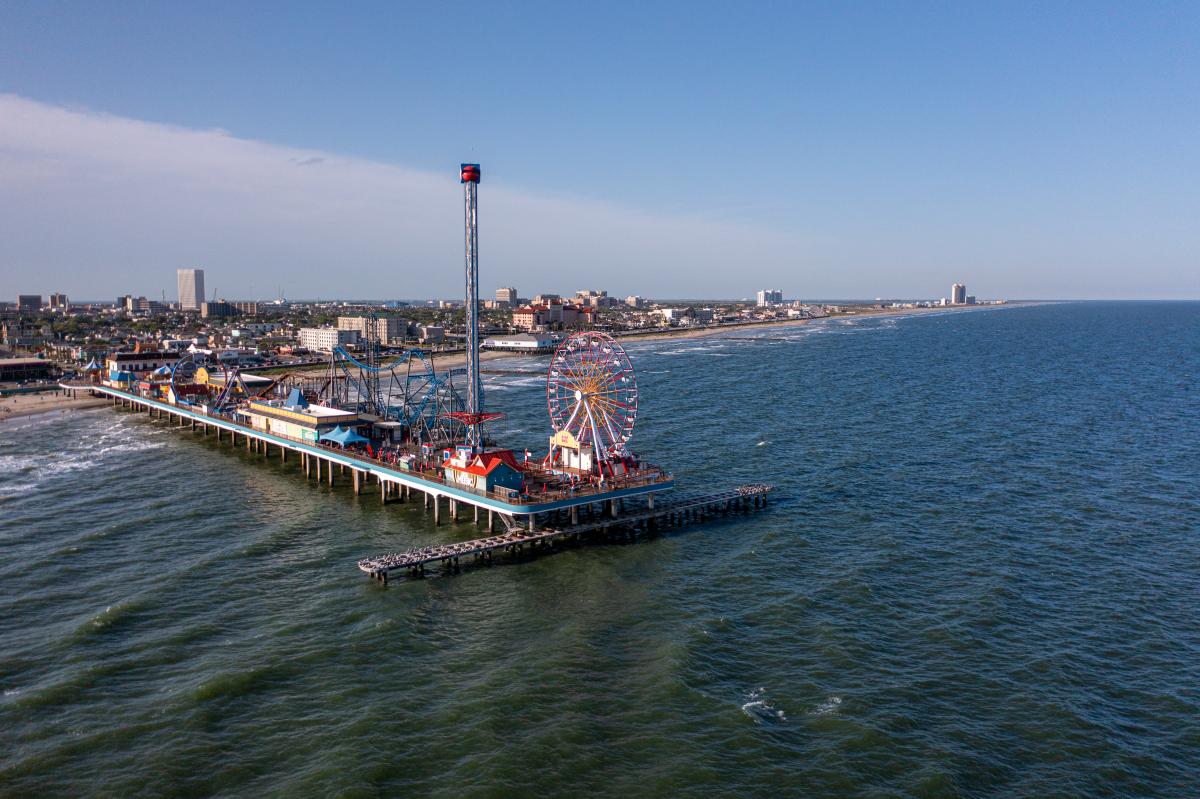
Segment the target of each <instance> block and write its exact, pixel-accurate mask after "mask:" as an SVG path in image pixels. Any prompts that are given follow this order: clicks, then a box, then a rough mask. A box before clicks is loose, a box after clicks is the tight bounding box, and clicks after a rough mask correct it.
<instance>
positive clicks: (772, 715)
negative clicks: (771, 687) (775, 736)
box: [742, 688, 787, 724]
mask: <svg viewBox="0 0 1200 799" xmlns="http://www.w3.org/2000/svg"><path fill="white" fill-rule="evenodd" d="M742 712H743V713H745V714H746V715H747V716H748V717H749V718H751V719H753V720H754V721H755V723H758V724H771V723H778V722H781V721H787V715H786V714H785V713H784V712H783V711H782V710H780V709H779V708H777V707H775V705H774V704H772V703H771V701H770V700H769V699H768V698H767V690H766V689H765V688H755V689H754V690H752V691H750V692H749V693H748V694H747V695H746V701H745V702H743V703H742Z"/></svg>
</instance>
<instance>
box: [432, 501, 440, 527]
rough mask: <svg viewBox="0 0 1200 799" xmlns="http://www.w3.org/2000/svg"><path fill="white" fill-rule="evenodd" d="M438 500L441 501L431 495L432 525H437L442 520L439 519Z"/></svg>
mask: <svg viewBox="0 0 1200 799" xmlns="http://www.w3.org/2000/svg"><path fill="white" fill-rule="evenodd" d="M440 500H441V497H439V496H438V495H437V494H434V495H433V523H434V525H438V524H441V523H442V520H441V518H440V517H441V506H442V503H441V502H440Z"/></svg>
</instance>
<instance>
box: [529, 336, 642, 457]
mask: <svg viewBox="0 0 1200 799" xmlns="http://www.w3.org/2000/svg"><path fill="white" fill-rule="evenodd" d="M637 401H638V391H637V378H636V377H635V375H634V373H633V364H632V363H630V361H629V356H628V355H626V354H625V350H624V349H623V348H622V347H621V345H620V344H618V343H617V342H616V340H615V339H613V337H612V336H610V335H608V334H607V333H599V332H583V333H575V334H574V335H572V336H570V337H569V338H567V339H566V340H565V341H563V342H562V344H560V345H559V346H558V349H557V350H556V351H555V353H554V357H553V358H551V360H550V369H549V371H548V373H547V375H546V403H547V405H548V406H549V409H550V424H551V426H552V427H553V428H554V435H552V436H551V437H550V452H549V454H548V455H547V456H546V460H545V467H546V468H547V469H549V470H551V471H555V472H562V473H567V474H572V475H580V476H585V475H587V476H598V477H599V478H600V479H601V480H603V479H604V478H605V477H616V476H618V475H622V474H626V473H627V472H629V471H631V470H633V469H634V468H635V464H636V461H635V460H634V457H633V455H632V453H631V452H630V450H629V439H630V438H631V437H632V435H633V423H634V421H635V420H636V419H637Z"/></svg>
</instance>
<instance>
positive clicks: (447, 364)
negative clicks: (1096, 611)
mask: <svg viewBox="0 0 1200 799" xmlns="http://www.w3.org/2000/svg"><path fill="white" fill-rule="evenodd" d="M1028 304H1029V303H1008V304H1006V305H973V306H950V307H938V308H866V309H863V310H860V311H856V312H854V313H841V314H834V315H832V316H821V317H816V318H811V319H770V320H764V321H760V322H745V323H741V324H733V325H721V326H716V327H702V328H696V329H692V328H675V329H671V330H654V331H650V332H646V333H633V334H631V335H626V336H618V337H617V341H618V342H619V343H624V342H626V341H629V342H634V343H636V342H641V341H663V340H667V339H699V338H712V337H715V336H721V335H724V334H726V333H733V332H736V331H740V330H748V329H759V328H794V327H800V326H803V325H807V324H811V323H813V322H821V321H828V320H831V319H853V318H869V317H885V316H916V315H920V314H932V313H945V312H947V311H949V312H952V313H959V312H965V311H971V310H984V309H988V308H1017V307H1022V306H1024V305H1028ZM540 355H541V354H539V353H528V352H514V351H510V350H483V351H482V352H480V353H479V362H480V364H481V365H486V364H487V363H489V362H491V361H498V360H502V359H505V358H519V357H531V356H533V357H540ZM433 360H434V364H435V368H436V369H438V370H441V369H458V368H461V367H463V366H465V365H466V362H467V356H466V353H463V352H456V353H453V354H450V355H445V356H441V357H439V356H438V355H437V354H436V353H435V354H434V356H433ZM326 368H327V367H319V368H314V367H309V368H307V369H297V370H295V373H296V374H304V375H312V374H317V373H321V372H324V371H326ZM483 371H485V372H486V371H487V370H486V369H485V370H483ZM105 404H107V402H106V400H104V399H101V398H99V397H81V398H77V399H73V398H71V397H70V396H69V395H67V394H64V393H60V392H57V391H55V392H53V393H51V392H45V393H31V394H13V395H9V396H6V397H2V398H0V424H2V423H3V422H4V421H5V420H7V419H20V418H25V417H28V416H34V415H37V414H43V413H53V412H55V411H63V412H66V411H72V410H85V409H87V408H98V407H100V406H102V405H105Z"/></svg>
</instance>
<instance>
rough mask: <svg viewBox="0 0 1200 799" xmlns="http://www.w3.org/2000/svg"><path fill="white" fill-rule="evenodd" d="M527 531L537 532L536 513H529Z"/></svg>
mask: <svg viewBox="0 0 1200 799" xmlns="http://www.w3.org/2000/svg"><path fill="white" fill-rule="evenodd" d="M529 532H531V533H536V532H537V514H536V513H531V514H529Z"/></svg>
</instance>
